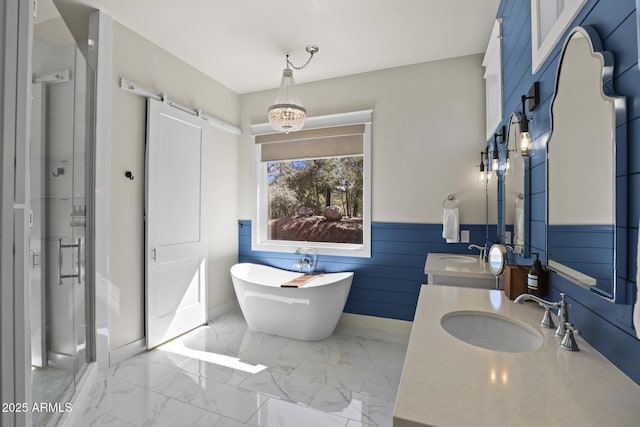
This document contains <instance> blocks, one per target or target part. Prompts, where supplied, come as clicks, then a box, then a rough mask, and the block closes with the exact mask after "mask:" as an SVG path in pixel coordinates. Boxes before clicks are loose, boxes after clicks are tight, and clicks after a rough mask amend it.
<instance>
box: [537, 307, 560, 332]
mask: <svg viewBox="0 0 640 427" xmlns="http://www.w3.org/2000/svg"><path fill="white" fill-rule="evenodd" d="M543 307H544V316H542V321H541V322H540V326H542V327H543V328H548V329H553V328H555V327H556V325H555V324H554V323H553V319H552V318H551V311H550V309H551V307H549V306H546V305H543Z"/></svg>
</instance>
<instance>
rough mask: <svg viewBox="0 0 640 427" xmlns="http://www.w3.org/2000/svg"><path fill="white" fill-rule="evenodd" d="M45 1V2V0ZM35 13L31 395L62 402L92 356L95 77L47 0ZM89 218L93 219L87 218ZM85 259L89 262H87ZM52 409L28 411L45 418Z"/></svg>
mask: <svg viewBox="0 0 640 427" xmlns="http://www.w3.org/2000/svg"><path fill="white" fill-rule="evenodd" d="M45 3H47V2H45ZM48 5H49V6H50V7H44V8H41V13H40V16H39V17H38V18H37V19H36V21H35V25H34V36H33V51H32V52H33V56H32V71H33V76H32V104H31V140H30V146H29V159H30V190H31V196H30V203H31V211H30V221H29V222H30V227H31V233H30V252H29V262H30V270H31V274H30V276H31V283H30V294H31V300H30V310H31V311H30V321H31V366H32V368H31V374H32V375H31V377H32V384H31V390H32V400H33V402H34V403H40V402H50V403H55V402H65V401H66V400H68V399H69V397H70V396H71V394H72V393H73V391H74V390H75V387H76V384H77V382H78V380H79V378H80V376H81V375H82V372H83V370H84V369H85V367H86V366H87V362H88V361H90V360H92V358H93V355H92V351H93V350H92V349H93V348H94V347H93V344H92V342H91V340H92V336H93V335H92V332H91V330H92V328H91V326H90V325H91V324H92V315H93V314H92V304H91V303H90V301H91V300H92V299H91V295H92V291H91V289H92V283H87V280H88V279H89V281H90V278H91V274H86V271H87V267H88V265H87V264H88V263H87V262H86V260H88V259H90V258H88V257H87V250H88V249H89V248H90V247H91V244H90V243H91V241H89V244H87V238H88V239H91V237H92V236H91V233H90V232H88V230H90V227H87V217H88V215H87V213H88V212H87V206H88V205H90V203H91V197H92V194H91V191H90V189H91V188H92V186H91V183H92V175H91V170H92V163H91V160H90V159H91V154H92V148H91V147H92V143H91V141H92V137H91V135H92V125H91V123H92V112H93V111H92V106H93V102H92V97H93V93H92V88H93V84H92V79H93V78H94V77H93V76H94V73H93V71H92V70H91V68H90V67H89V65H88V63H87V61H86V59H85V55H84V54H83V53H86V52H88V51H89V50H90V49H91V42H85V45H80V44H78V43H77V42H76V41H75V40H74V38H73V36H72V35H71V33H70V31H69V30H68V28H67V26H66V25H65V22H64V20H63V19H62V18H61V17H60V15H59V14H58V13H57V10H56V8H55V6H54V5H53V3H52V2H48ZM89 222H90V221H89ZM89 255H90V254H89ZM89 267H90V265H89ZM52 417H53V414H50V413H46V412H42V413H34V414H33V424H34V425H36V426H38V425H42V426H44V425H47V423H49V422H50V421H52Z"/></svg>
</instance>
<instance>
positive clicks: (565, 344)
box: [560, 322, 580, 351]
mask: <svg viewBox="0 0 640 427" xmlns="http://www.w3.org/2000/svg"><path fill="white" fill-rule="evenodd" d="M565 327H566V332H565V334H564V338H562V342H560V348H561V349H563V350H567V351H580V348H579V347H578V343H577V342H576V339H575V338H574V336H573V334H574V333H575V334H578V335H580V331H578V330H577V329H576V328H574V327H573V325H572V324H571V323H570V322H566V323H565Z"/></svg>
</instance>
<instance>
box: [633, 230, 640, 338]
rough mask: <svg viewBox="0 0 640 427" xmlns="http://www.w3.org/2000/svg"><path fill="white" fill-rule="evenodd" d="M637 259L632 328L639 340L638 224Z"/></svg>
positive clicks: (639, 266) (639, 255)
mask: <svg viewBox="0 0 640 427" xmlns="http://www.w3.org/2000/svg"><path fill="white" fill-rule="evenodd" d="M637 257H638V259H637V260H636V269H637V272H636V305H635V306H634V308H633V327H634V328H635V329H636V335H637V336H638V339H640V224H638V254H637Z"/></svg>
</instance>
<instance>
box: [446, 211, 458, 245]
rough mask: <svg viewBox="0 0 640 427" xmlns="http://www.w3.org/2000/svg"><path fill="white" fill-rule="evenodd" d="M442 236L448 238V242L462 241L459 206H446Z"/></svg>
mask: <svg viewBox="0 0 640 427" xmlns="http://www.w3.org/2000/svg"><path fill="white" fill-rule="evenodd" d="M442 238H443V239H447V243H458V242H459V241H460V220H459V214H458V208H445V209H444V215H443V217H442Z"/></svg>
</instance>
